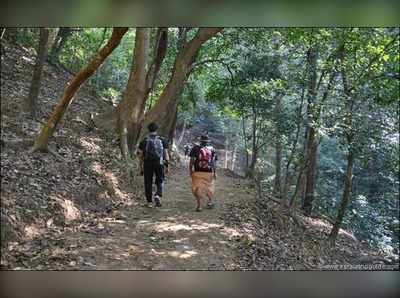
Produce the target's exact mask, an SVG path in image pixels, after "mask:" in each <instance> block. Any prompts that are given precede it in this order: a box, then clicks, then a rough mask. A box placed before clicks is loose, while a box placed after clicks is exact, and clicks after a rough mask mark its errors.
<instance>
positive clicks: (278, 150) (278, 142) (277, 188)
mask: <svg viewBox="0 0 400 298" xmlns="http://www.w3.org/2000/svg"><path fill="white" fill-rule="evenodd" d="M281 100H282V97H281V94H277V95H276V102H275V179H274V188H273V193H274V195H275V196H276V197H278V198H280V197H281V167H282V138H281V128H280V116H281V108H282V107H281V105H282V102H281Z"/></svg>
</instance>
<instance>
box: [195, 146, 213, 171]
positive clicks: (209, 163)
mask: <svg viewBox="0 0 400 298" xmlns="http://www.w3.org/2000/svg"><path fill="white" fill-rule="evenodd" d="M198 166H199V169H200V170H206V171H211V170H212V168H213V156H212V147H210V146H205V147H201V148H200V151H199V156H198Z"/></svg>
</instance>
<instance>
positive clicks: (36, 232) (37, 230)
mask: <svg viewBox="0 0 400 298" xmlns="http://www.w3.org/2000/svg"><path fill="white" fill-rule="evenodd" d="M43 232H44V229H43V228H41V227H40V226H39V225H38V224H31V225H27V226H25V228H24V233H25V237H26V238H27V239H28V240H33V239H34V238H36V237H39V236H41V235H42V233H43Z"/></svg>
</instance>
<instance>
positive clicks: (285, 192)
mask: <svg viewBox="0 0 400 298" xmlns="http://www.w3.org/2000/svg"><path fill="white" fill-rule="evenodd" d="M304 93H305V88H304V86H303V88H302V91H301V101H300V105H299V108H298V110H297V123H296V126H297V128H296V136H295V138H294V141H293V144H292V150H291V151H290V155H289V158H288V160H287V163H286V169H285V179H284V182H283V191H282V197H283V198H287V195H288V188H289V180H290V179H291V177H292V176H291V175H290V166H291V164H292V161H293V158H294V154H295V152H296V148H297V143H298V141H299V135H300V130H301V124H302V120H303V116H302V110H303V102H304ZM299 178H301V177H300V176H299ZM297 190H298V185H297V183H296V191H297ZM292 201H293V200H290V206H292V204H293V202H292Z"/></svg>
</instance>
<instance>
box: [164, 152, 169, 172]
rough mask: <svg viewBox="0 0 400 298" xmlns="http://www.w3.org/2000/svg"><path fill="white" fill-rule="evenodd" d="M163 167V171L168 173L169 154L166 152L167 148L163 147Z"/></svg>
mask: <svg viewBox="0 0 400 298" xmlns="http://www.w3.org/2000/svg"><path fill="white" fill-rule="evenodd" d="M164 167H165V173H166V174H168V172H169V154H168V149H164Z"/></svg>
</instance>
